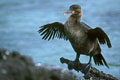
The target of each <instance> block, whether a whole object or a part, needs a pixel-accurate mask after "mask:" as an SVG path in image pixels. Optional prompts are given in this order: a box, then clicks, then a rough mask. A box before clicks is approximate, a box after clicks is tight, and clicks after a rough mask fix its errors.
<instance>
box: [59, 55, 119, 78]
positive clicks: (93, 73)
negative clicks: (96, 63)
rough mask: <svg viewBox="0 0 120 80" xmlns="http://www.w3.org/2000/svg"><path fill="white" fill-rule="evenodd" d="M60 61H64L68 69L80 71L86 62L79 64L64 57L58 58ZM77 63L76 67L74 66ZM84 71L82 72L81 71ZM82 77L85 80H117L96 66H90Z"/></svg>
mask: <svg viewBox="0 0 120 80" xmlns="http://www.w3.org/2000/svg"><path fill="white" fill-rule="evenodd" d="M60 62H61V63H62V64H63V63H66V64H67V65H68V69H70V70H72V69H74V70H76V71H78V72H79V71H81V72H82V70H81V69H82V68H83V67H84V66H85V65H86V64H82V65H81V64H80V63H77V64H76V63H75V62H74V61H71V60H68V59H65V58H63V57H62V58H60ZM76 65H77V67H76ZM83 73H84V72H83ZM84 78H85V79H86V80H118V79H117V78H115V77H113V76H112V75H110V74H105V73H104V72H103V71H99V70H98V69H96V68H93V67H91V69H90V71H89V72H87V74H86V73H84Z"/></svg>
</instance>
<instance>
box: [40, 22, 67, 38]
mask: <svg viewBox="0 0 120 80" xmlns="http://www.w3.org/2000/svg"><path fill="white" fill-rule="evenodd" d="M38 32H39V33H40V35H41V36H43V37H42V39H44V40H46V39H48V40H50V39H54V38H59V39H65V40H68V38H67V36H66V34H65V31H64V25H63V24H61V23H59V22H54V23H51V24H46V25H43V26H41V27H40V29H39V31H38Z"/></svg>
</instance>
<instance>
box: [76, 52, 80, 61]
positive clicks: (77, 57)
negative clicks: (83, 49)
mask: <svg viewBox="0 0 120 80" xmlns="http://www.w3.org/2000/svg"><path fill="white" fill-rule="evenodd" d="M79 57H80V54H78V53H77V55H76V58H75V62H80V61H79Z"/></svg>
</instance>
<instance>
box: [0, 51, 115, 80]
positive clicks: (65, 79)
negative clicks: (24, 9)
mask: <svg viewBox="0 0 120 80" xmlns="http://www.w3.org/2000/svg"><path fill="white" fill-rule="evenodd" d="M96 76H99V77H97V78H96ZM104 76H107V77H104ZM89 77H93V79H91V80H97V79H98V80H99V79H100V77H102V78H101V79H102V80H107V79H110V80H112V79H113V80H117V79H116V78H113V77H112V75H107V74H105V73H103V72H100V71H98V70H97V69H95V68H94V69H93V71H90V74H89V75H88V76H85V78H89ZM0 80H83V79H80V78H78V77H77V76H76V75H75V74H74V73H73V72H70V71H66V70H65V69H62V68H60V67H56V66H49V65H42V64H37V65H35V64H34V63H33V61H32V59H31V58H30V57H27V56H23V55H20V54H19V53H18V52H16V51H12V52H9V51H7V50H5V49H2V50H0ZM88 80H89V79H88Z"/></svg>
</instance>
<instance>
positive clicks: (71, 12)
mask: <svg viewBox="0 0 120 80" xmlns="http://www.w3.org/2000/svg"><path fill="white" fill-rule="evenodd" d="M73 13H74V11H68V12H65V13H64V15H67V14H73Z"/></svg>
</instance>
